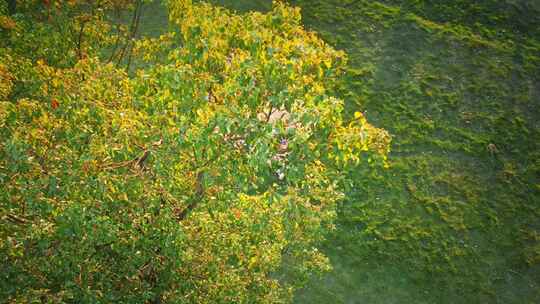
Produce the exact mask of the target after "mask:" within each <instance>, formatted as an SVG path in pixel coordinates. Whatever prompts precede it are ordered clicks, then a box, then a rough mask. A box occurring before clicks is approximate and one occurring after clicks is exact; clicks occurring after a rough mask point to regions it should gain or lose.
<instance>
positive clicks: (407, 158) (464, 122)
mask: <svg viewBox="0 0 540 304" xmlns="http://www.w3.org/2000/svg"><path fill="white" fill-rule="evenodd" d="M214 2H217V3H219V4H222V5H226V6H228V7H231V8H233V9H237V10H251V9H263V10H264V9H268V8H269V7H270V6H269V1H265V0H258V1H253V0H216V1H214ZM432 2H433V3H435V2H437V1H432ZM293 3H294V4H298V5H300V6H302V7H303V14H304V20H305V23H306V25H307V26H308V27H310V28H311V29H314V30H316V31H318V32H319V33H320V34H321V35H322V36H323V37H324V38H325V39H326V40H327V41H328V42H330V43H332V44H333V45H335V46H336V47H338V48H342V49H345V50H346V51H347V52H348V54H349V57H350V66H351V68H350V70H349V73H348V76H347V79H346V81H344V83H343V88H342V91H341V92H340V94H342V95H343V96H344V97H346V98H347V100H348V101H349V106H350V110H351V111H353V110H357V109H361V110H363V111H365V112H366V115H367V116H368V119H370V121H372V122H374V123H375V124H376V125H378V126H381V127H384V128H386V129H388V130H389V131H390V132H391V133H392V134H393V136H394V141H393V152H392V155H391V165H392V166H391V168H390V169H388V170H382V169H381V170H378V171H366V170H363V169H362V168H357V169H355V170H352V171H351V172H347V173H345V174H352V175H354V176H355V177H356V183H355V184H354V185H351V189H350V191H349V199H348V201H347V202H346V203H344V205H343V207H342V210H341V215H340V220H339V223H338V224H339V225H338V230H337V231H335V232H334V233H332V234H331V235H330V236H329V241H328V242H327V243H326V244H325V247H326V252H327V253H328V254H329V256H330V257H331V260H332V263H333V265H334V271H333V272H331V273H329V274H327V275H326V276H324V277H322V278H316V279H314V280H312V281H311V282H309V283H308V286H307V287H306V288H305V289H304V290H302V291H301V292H299V293H298V295H297V297H296V301H297V302H298V303H538V302H540V286H539V284H540V268H539V262H540V261H539V259H540V234H539V231H540V220H539V218H540V217H539V215H540V160H539V159H540V125H539V122H538V120H539V119H540V80H539V78H538V77H539V76H538V75H540V58H539V54H540V42H539V37H538V35H539V33H540V32H539V31H540V30H539V29H540V27H539V26H537V25H539V24H540V23H538V19H534V18H537V16H538V14H535V13H534V11H530V9H531V7H529V8H525V10H524V9H523V7H522V8H521V10H512V8H513V6H511V5H509V4H508V3H509V2H504V3H503V2H501V1H492V0H485V1H482V2H475V1H457V2H448V3H453V4H442V5H441V4H430V5H426V4H424V2H423V1H417V0H410V1H391V0H387V1H368V0H356V1H352V0H296V1H293ZM403 3H406V4H403ZM471 3H475V4H471ZM501 3H503V4H501ZM398 5H399V6H398ZM444 22H449V23H444ZM512 22H514V23H512ZM533 38H536V40H535V39H533ZM347 92H352V93H347Z"/></svg>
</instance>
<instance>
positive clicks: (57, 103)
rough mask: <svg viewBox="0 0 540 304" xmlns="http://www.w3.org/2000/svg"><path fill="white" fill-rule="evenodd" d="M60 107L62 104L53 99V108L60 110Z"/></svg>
mask: <svg viewBox="0 0 540 304" xmlns="http://www.w3.org/2000/svg"><path fill="white" fill-rule="evenodd" d="M58 106H60V103H59V102H58V100H56V99H52V100H51V107H52V108H53V109H55V110H56V108H58Z"/></svg>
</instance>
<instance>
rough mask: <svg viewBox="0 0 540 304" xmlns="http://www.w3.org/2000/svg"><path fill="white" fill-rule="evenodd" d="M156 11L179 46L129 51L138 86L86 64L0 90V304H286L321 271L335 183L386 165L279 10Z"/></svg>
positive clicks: (338, 64) (185, 5)
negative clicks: (138, 64) (137, 64)
mask: <svg viewBox="0 0 540 304" xmlns="http://www.w3.org/2000/svg"><path fill="white" fill-rule="evenodd" d="M169 10H170V16H171V22H172V23H174V24H176V25H177V26H178V27H179V33H178V34H174V33H169V34H167V35H165V36H163V37H162V38H161V40H162V41H163V42H169V43H167V44H161V45H156V44H155V43H153V40H145V41H140V42H139V43H138V46H137V50H138V53H137V54H138V55H139V56H141V58H145V59H146V60H148V61H149V62H150V63H153V64H150V65H149V67H148V68H145V69H140V70H138V72H137V75H136V76H134V77H128V76H127V75H126V73H125V72H124V71H123V70H120V69H118V68H116V67H115V66H113V65H112V64H110V63H109V64H107V63H104V62H103V61H102V60H100V59H99V58H97V57H93V56H88V57H86V58H80V59H79V60H78V61H77V62H76V64H74V65H72V66H67V67H65V66H54V65H51V64H49V63H47V62H46V61H44V60H36V61H35V62H32V63H31V64H30V65H31V68H29V69H30V70H31V72H24V73H30V74H31V75H33V76H32V77H34V78H35V81H34V82H33V83H35V84H37V85H38V88H36V89H35V93H34V94H33V96H27V97H24V98H17V99H16V100H14V98H13V97H12V96H13V94H12V93H11V92H10V90H12V88H13V87H14V85H13V83H16V82H17V81H18V79H20V77H16V79H15V80H14V82H9V83H8V81H7V80H4V79H8V78H9V77H11V76H9V77H8V76H6V77H4V78H2V79H3V80H2V83H3V84H4V83H5V84H6V86H5V88H6V89H5V91H6V94H4V95H3V96H1V97H2V98H3V99H4V100H5V101H4V102H2V103H1V104H0V127H1V128H0V138H2V141H1V142H0V181H1V183H2V184H3V185H5V187H4V191H3V192H2V193H0V204H1V209H0V216H1V217H2V219H3V220H4V221H5V222H6V223H9V224H8V225H2V227H1V228H0V235H1V237H2V238H1V239H2V240H3V242H2V244H1V245H0V258H1V259H2V263H1V265H3V266H2V267H3V269H0V270H1V271H0V272H1V276H2V277H1V279H0V295H1V296H2V297H3V298H7V299H8V301H13V302H21V301H32V300H36V299H39V300H41V301H45V302H47V301H49V302H55V301H70V300H76V301H77V302H89V303H95V302H133V303H144V302H154V303H157V302H167V303H169V302H171V303H176V302H189V303H216V302H218V303H221V302H226V303H229V302H239V303H247V302H257V303H259V302H263V303H276V302H286V301H287V300H288V299H290V296H291V292H292V291H293V290H294V288H296V287H298V286H299V283H301V281H302V280H303V278H304V277H305V275H307V274H310V273H313V272H316V271H321V270H325V269H328V268H329V264H328V261H327V259H326V258H325V257H324V255H323V254H322V253H321V252H320V251H318V249H317V246H318V244H319V242H320V241H321V240H322V238H323V235H324V234H323V233H324V231H325V230H326V229H331V227H332V221H333V218H334V216H335V206H336V203H337V202H338V201H339V200H340V199H341V198H342V196H343V194H342V191H341V190H340V189H341V188H342V186H343V184H344V183H346V181H345V180H344V178H345V177H343V176H342V175H341V174H340V171H341V170H342V169H343V168H346V167H350V166H353V165H356V164H360V163H363V162H364V160H365V159H367V158H368V157H369V158H380V159H382V161H384V158H385V155H386V153H387V152H388V143H389V136H388V134H387V133H386V132H385V131H384V130H380V129H377V128H375V127H373V126H371V125H370V124H369V123H367V121H366V120H365V119H364V117H363V116H362V114H361V113H356V114H355V115H354V117H352V118H351V119H350V120H348V121H345V119H344V118H343V113H342V112H343V101H342V100H339V99H337V98H334V97H332V96H330V95H329V92H331V91H332V89H333V86H334V85H335V84H336V81H337V79H339V77H340V75H341V74H342V71H343V67H344V64H345V62H346V57H345V54H344V53H343V52H340V51H336V50H333V49H332V48H331V47H330V46H328V45H327V44H326V43H324V42H323V41H322V40H320V39H319V38H318V37H317V36H316V35H315V34H314V33H311V32H307V31H305V30H304V29H303V27H302V25H301V20H300V12H299V10H298V9H296V8H291V7H289V6H287V5H285V4H283V3H281V2H276V3H274V7H273V10H272V11H270V12H269V13H267V14H261V13H249V14H245V15H235V14H233V13H231V12H229V11H227V10H225V9H223V8H217V7H214V6H211V5H209V4H205V3H201V4H193V3H191V1H187V0H175V1H170V2H169ZM165 45H166V46H171V48H170V49H165V50H164V48H163V46H165ZM174 45H177V46H176V47H173V46H174ZM178 45H179V46H178ZM164 51H165V52H166V53H167V55H166V56H162V55H158V54H162V53H163V52H164ZM15 55H16V54H15ZM15 55H14V56H15ZM164 58H166V59H164ZM2 64H3V66H4V67H5V70H6V72H5V73H4V74H5V75H13V74H17V73H19V74H21V73H23V72H21V71H18V72H13V71H15V70H16V69H17V67H16V66H13V65H10V64H9V62H3V63H2ZM0 71H2V70H1V69H0ZM10 79H11V78H10ZM19 85H20V86H21V85H22V86H24V84H19ZM364 152H366V153H364Z"/></svg>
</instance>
